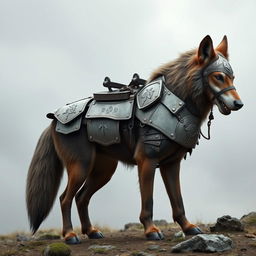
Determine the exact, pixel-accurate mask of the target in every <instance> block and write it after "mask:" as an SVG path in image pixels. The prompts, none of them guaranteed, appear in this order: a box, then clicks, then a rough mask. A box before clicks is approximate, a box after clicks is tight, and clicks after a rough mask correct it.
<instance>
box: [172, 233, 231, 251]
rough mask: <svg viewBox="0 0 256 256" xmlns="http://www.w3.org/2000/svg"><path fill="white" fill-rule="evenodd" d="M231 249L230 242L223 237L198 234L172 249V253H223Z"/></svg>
mask: <svg viewBox="0 0 256 256" xmlns="http://www.w3.org/2000/svg"><path fill="white" fill-rule="evenodd" d="M231 249H232V240H231V239H230V238H228V237H226V236H224V235H206V234H200V235H196V236H194V237H192V238H191V239H189V240H187V241H184V242H181V243H179V244H177V245H175V246H174V247H172V252H174V253H178V252H188V251H194V252H224V251H228V250H231Z"/></svg>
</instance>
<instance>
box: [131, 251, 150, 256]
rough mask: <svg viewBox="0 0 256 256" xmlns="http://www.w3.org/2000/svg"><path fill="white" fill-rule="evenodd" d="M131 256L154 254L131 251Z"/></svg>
mask: <svg viewBox="0 0 256 256" xmlns="http://www.w3.org/2000/svg"><path fill="white" fill-rule="evenodd" d="M131 255H132V256H155V255H154V254H150V253H147V252H143V251H141V252H133V253H132V254H131Z"/></svg>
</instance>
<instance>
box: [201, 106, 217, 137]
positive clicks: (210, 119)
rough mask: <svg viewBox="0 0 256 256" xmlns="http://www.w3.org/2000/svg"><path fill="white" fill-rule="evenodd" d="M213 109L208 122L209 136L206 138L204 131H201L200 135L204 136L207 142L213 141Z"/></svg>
mask: <svg viewBox="0 0 256 256" xmlns="http://www.w3.org/2000/svg"><path fill="white" fill-rule="evenodd" d="M212 109H213V107H212V108H211V112H210V115H209V120H208V122H207V127H208V136H207V137H206V136H205V135H204V134H203V132H202V130H201V129H200V134H201V135H202V137H203V138H205V139H206V140H210V139H211V124H212V120H213V119H214V116H213V110H212Z"/></svg>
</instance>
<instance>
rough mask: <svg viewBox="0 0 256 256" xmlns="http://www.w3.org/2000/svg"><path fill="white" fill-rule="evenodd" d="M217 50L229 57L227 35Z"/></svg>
mask: <svg viewBox="0 0 256 256" xmlns="http://www.w3.org/2000/svg"><path fill="white" fill-rule="evenodd" d="M215 50H216V51H218V52H220V53H221V54H222V55H223V56H224V57H225V58H228V39H227V36H226V35H225V36H224V37H223V39H222V41H221V42H220V44H219V45H218V46H217V48H216V49H215Z"/></svg>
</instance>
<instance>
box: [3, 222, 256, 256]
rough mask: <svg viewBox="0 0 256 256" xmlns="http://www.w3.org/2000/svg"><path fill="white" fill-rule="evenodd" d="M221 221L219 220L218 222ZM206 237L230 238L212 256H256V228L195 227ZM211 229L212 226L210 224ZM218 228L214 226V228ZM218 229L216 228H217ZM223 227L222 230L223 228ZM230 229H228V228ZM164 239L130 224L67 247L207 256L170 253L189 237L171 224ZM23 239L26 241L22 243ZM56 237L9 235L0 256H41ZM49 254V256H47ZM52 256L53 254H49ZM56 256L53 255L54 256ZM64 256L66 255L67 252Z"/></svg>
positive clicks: (81, 252)
mask: <svg viewBox="0 0 256 256" xmlns="http://www.w3.org/2000/svg"><path fill="white" fill-rule="evenodd" d="M222 221H223V220H222ZM199 226H200V228H201V229H202V230H203V231H204V232H205V233H206V234H213V233H214V234H223V235H225V236H226V237H229V238H231V240H232V242H233V246H232V249H231V250H229V251H225V252H216V253H214V255H226V256H245V255H248V256H254V255H255V256H256V225H254V224H252V225H251V224H248V225H247V224H246V225H245V227H244V230H243V231H227V230H226V231H214V232H213V233H212V232H211V231H210V225H199ZM211 226H212V225H211ZM217 226H218V225H217ZM218 227H219V226H218ZM225 228H226V227H225ZM231 229H232V228H231ZM162 231H163V233H164V235H165V239H164V240H162V241H147V240H146V239H145V238H144V236H143V230H142V229H141V227H140V226H136V225H135V226H134V225H131V226H129V225H128V227H127V226H126V229H124V230H119V231H111V230H105V232H104V235H105V238H104V239H100V240H90V239H88V238H85V237H82V236H81V238H82V243H81V244H78V245H72V246H69V248H70V252H71V255H75V256H87V255H88V256H94V255H96V256H97V255H102V254H103V255H106V256H108V255H109V256H110V255H111V256H112V255H113V256H157V255H163V256H164V255H186V256H192V255H193V256H196V255H202V256H205V255H207V256H209V253H203V252H193V251H192V252H182V253H173V252H171V249H172V247H173V246H175V245H177V244H178V243H180V242H181V241H185V240H187V239H189V238H191V237H189V236H187V237H185V238H183V237H182V236H180V237H175V233H177V232H179V231H180V229H179V227H178V226H176V225H175V224H168V225H164V226H162ZM26 240H27V241H26ZM62 242H63V241H62V240H61V238H60V237H59V236H58V235H53V234H52V231H51V234H49V232H48V233H47V232H44V233H38V235H37V237H35V238H31V237H29V236H28V235H26V234H12V235H1V236H0V256H12V255H15V256H16V255H17V256H32V255H33V256H37V255H43V251H44V249H45V248H46V247H47V246H49V245H51V244H53V243H62ZM48 255H50V254H48ZM52 255H54V254H52ZM55 255H57V254H55ZM62 255H65V254H62ZM66 255H69V253H68V252H67V254H66Z"/></svg>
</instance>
